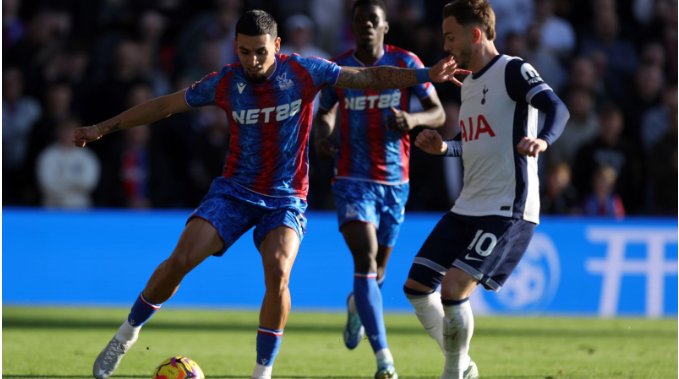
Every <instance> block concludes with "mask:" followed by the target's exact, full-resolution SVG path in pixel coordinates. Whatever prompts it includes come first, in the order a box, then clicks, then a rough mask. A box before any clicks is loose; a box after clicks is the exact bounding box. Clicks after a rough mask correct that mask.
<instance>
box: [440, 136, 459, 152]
mask: <svg viewBox="0 0 679 379" xmlns="http://www.w3.org/2000/svg"><path fill="white" fill-rule="evenodd" d="M461 139H462V137H461V136H460V133H457V135H456V136H455V138H453V139H452V140H446V141H443V142H445V144H446V146H447V147H448V148H447V149H446V152H445V153H444V154H443V156H444V157H461V156H462V142H461Z"/></svg>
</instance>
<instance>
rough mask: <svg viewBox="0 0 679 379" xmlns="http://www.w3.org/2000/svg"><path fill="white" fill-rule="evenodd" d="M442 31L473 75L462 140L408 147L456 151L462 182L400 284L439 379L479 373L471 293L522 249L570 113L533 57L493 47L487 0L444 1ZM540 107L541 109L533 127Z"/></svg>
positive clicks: (467, 86) (466, 87)
mask: <svg viewBox="0 0 679 379" xmlns="http://www.w3.org/2000/svg"><path fill="white" fill-rule="evenodd" d="M443 38H444V49H445V50H446V52H448V53H449V54H450V55H452V56H454V57H455V59H456V61H457V62H458V64H459V65H460V66H461V67H465V68H468V69H470V70H471V71H472V73H473V74H472V75H469V76H467V78H466V79H465V80H464V82H463V85H462V93H461V95H462V104H461V106H460V116H459V120H460V129H461V132H460V135H459V137H460V138H459V140H457V141H455V140H453V141H448V142H447V143H444V141H442V140H441V137H440V136H439V135H438V134H437V133H436V132H435V131H424V132H423V133H420V135H418V137H417V140H416V141H415V144H416V145H417V146H418V147H420V148H422V149H423V150H425V151H427V152H429V153H431V154H439V155H443V154H448V155H456V156H459V155H461V156H462V162H463V167H464V180H463V183H464V184H463V187H462V192H461V193H460V196H459V197H458V198H457V200H456V201H455V205H454V206H453V208H452V209H451V211H450V212H448V213H447V214H445V215H444V216H443V218H442V219H441V220H440V221H439V222H438V224H437V225H436V227H435V228H434V230H433V231H432V232H431V234H430V235H429V237H428V238H427V240H426V241H425V242H424V244H423V245H422V247H421V249H420V251H419V252H418V253H417V256H416V257H415V260H414V262H413V264H412V266H411V269H410V273H409V274H408V280H407V281H406V284H405V288H404V290H405V292H406V294H407V296H408V299H409V300H410V302H411V303H412V304H413V306H414V307H415V313H416V315H417V317H418V319H419V320H420V322H421V323H422V325H423V326H424V328H425V330H427V332H428V333H429V334H430V335H431V337H432V338H434V339H435V340H436V341H437V342H438V343H439V345H440V346H441V347H442V349H443V352H444V355H445V366H444V370H443V375H442V376H441V379H462V378H464V379H472V378H478V370H477V368H476V364H475V363H474V362H473V361H471V359H470V358H469V343H470V341H471V338H472V333H473V331H474V317H473V315H472V310H471V307H470V305H469V297H470V296H471V294H472V293H473V292H474V290H475V289H476V287H477V285H478V284H481V285H483V287H485V288H486V289H489V290H494V291H498V290H499V289H500V287H502V285H503V284H504V282H505V280H507V277H508V276H509V275H510V274H511V272H512V271H513V270H514V267H515V266H516V264H517V263H518V262H519V260H520V259H521V257H522V256H523V253H524V252H525V250H526V248H527V247H528V243H529V242H530V239H531V237H532V236H533V230H534V228H535V226H536V224H537V223H538V221H539V207H540V199H539V192H538V190H539V188H538V187H539V183H538V175H537V157H538V155H539V154H540V153H541V152H543V151H545V149H547V147H548V146H549V145H550V144H551V143H553V142H554V141H555V140H556V139H557V138H558V137H559V135H560V134H561V132H562V131H563V128H564V126H565V124H566V121H567V120H568V117H569V115H568V110H567V109H566V106H565V105H564V104H563V102H562V101H561V100H560V99H559V98H558V97H557V96H556V95H555V94H554V92H553V91H552V89H551V88H550V87H549V86H548V85H547V84H546V83H545V82H544V81H543V80H542V78H541V77H540V75H539V74H538V73H537V71H535V69H534V68H533V67H532V66H531V65H530V64H528V63H526V62H524V61H523V60H521V59H519V58H516V57H509V56H506V55H501V54H499V53H498V52H497V50H496V49H495V45H494V44H493V39H494V38H495V15H494V13H493V10H492V8H491V7H490V5H489V3H488V1H487V0H458V1H454V2H452V3H450V4H448V5H446V6H445V7H444V9H443ZM538 111H539V112H542V113H544V116H545V121H544V125H543V126H542V129H541V130H540V131H538V121H537V120H538ZM439 284H440V286H441V293H440V298H439V295H438V293H436V292H434V290H435V289H436V288H437V287H438V286H439Z"/></svg>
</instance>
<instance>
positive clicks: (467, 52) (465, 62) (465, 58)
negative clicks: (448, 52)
mask: <svg viewBox="0 0 679 379" xmlns="http://www.w3.org/2000/svg"><path fill="white" fill-rule="evenodd" d="M454 57H455V62H457V67H459V68H465V69H469V64H470V63H471V60H472V48H471V46H468V47H466V48H464V49H463V50H462V51H460V53H459V54H455V55H454Z"/></svg>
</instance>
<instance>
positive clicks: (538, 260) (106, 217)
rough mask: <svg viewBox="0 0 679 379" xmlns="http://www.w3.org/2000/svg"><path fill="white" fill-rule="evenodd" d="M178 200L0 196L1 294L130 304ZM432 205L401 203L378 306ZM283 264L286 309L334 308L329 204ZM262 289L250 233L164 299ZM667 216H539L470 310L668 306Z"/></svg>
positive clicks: (339, 268)
mask: <svg viewBox="0 0 679 379" xmlns="http://www.w3.org/2000/svg"><path fill="white" fill-rule="evenodd" d="M189 213H190V211H189V210H179V211H103V210H96V211H82V212H68V211H48V210H36V209H20V208H5V209H4V210H3V217H2V224H3V225H2V239H3V242H2V285H3V289H2V297H3V304H6V305H7V304H12V305H19V304H26V305H85V306H102V305H107V306H108V305H115V306H129V305H130V304H131V303H132V302H133V301H134V299H135V297H136V296H137V295H138V293H139V292H140V291H141V290H142V288H143V287H144V285H145V283H146V280H147V279H148V277H149V276H150V274H151V273H152V272H153V270H154V269H155V267H156V266H157V265H158V264H159V263H160V262H161V261H162V260H163V259H164V258H166V257H167V256H168V255H169V253H170V252H171V251H172V249H173V248H174V244H175V243H176V241H177V239H178V237H179V234H180V233H181V230H182V228H183V226H184V222H185V220H186V217H187V216H188V215H189ZM440 216H441V214H419V213H410V214H407V215H406V221H405V223H404V224H403V227H402V229H401V234H400V237H399V240H398V242H397V245H396V247H395V249H394V253H393V254H392V258H391V260H390V262H389V267H388V272H387V280H386V283H385V285H384V287H383V297H384V303H385V308H386V310H387V311H410V310H411V308H410V304H409V303H408V302H407V300H406V299H405V296H404V295H403V293H402V286H403V282H404V281H405V279H406V277H407V274H408V269H409V267H410V264H411V262H412V259H413V257H414V256H415V254H416V253H417V250H418V248H419V246H420V245H421V243H422V242H423V241H424V239H425V238H426V237H427V235H428V233H429V231H430V230H431V229H432V228H433V226H434V225H435V224H436V222H437V221H438V219H439V218H440ZM307 217H308V220H309V222H308V233H307V235H306V237H305V239H304V241H303V243H302V246H301V248H300V252H299V255H298V257H297V260H296V262H295V267H294V268H293V272H292V278H291V284H290V287H291V293H292V298H293V307H294V308H295V309H321V310H326V309H327V310H341V309H343V307H344V300H345V298H346V295H347V294H348V293H349V292H350V291H351V285H352V280H353V272H352V267H353V265H352V262H351V255H350V254H349V252H348V250H347V248H346V246H345V244H344V241H343V239H342V236H341V234H340V233H339V232H338V231H337V222H336V219H335V216H334V213H325V212H310V213H309V214H307ZM263 292H264V277H263V273H262V268H261V263H260V258H259V254H258V252H257V251H256V249H255V248H254V243H253V240H252V235H251V233H248V234H246V235H244V236H243V237H242V238H241V239H240V240H239V241H238V242H237V243H236V244H235V245H234V246H233V247H232V248H231V249H229V250H228V251H227V253H226V254H225V255H224V256H223V257H221V258H210V259H208V260H206V261H205V262H204V263H203V264H202V265H201V266H199V267H198V268H196V269H195V270H194V271H193V272H191V273H190V274H189V275H188V276H187V278H186V279H185V281H184V283H182V286H181V288H180V290H179V291H178V293H177V294H176V295H175V297H174V298H173V299H172V300H171V301H169V302H168V304H167V305H166V306H169V307H174V306H178V307H233V308H257V307H259V304H260V302H261V299H262V296H263ZM677 296H678V294H677V220H676V219H650V218H644V219H636V218H629V219H626V220H621V221H616V220H610V219H592V218H547V217H543V219H542V223H541V224H540V226H538V228H537V229H536V234H535V237H534V238H533V241H532V242H531V244H530V246H529V249H528V251H527V252H526V255H525V256H524V259H523V260H522V261H521V263H520V264H519V266H518V267H517V269H516V271H515V272H514V274H513V275H512V276H511V277H510V279H509V280H508V281H507V283H506V284H505V286H504V287H503V288H502V290H501V291H500V292H499V293H492V292H487V291H484V290H481V289H479V290H478V291H476V293H475V295H474V297H473V299H472V306H473V307H474V311H475V312H476V313H477V314H522V315H523V314H549V315H589V316H591V315H598V316H603V317H613V316H618V315H625V316H646V317H667V316H672V317H675V316H676V315H677Z"/></svg>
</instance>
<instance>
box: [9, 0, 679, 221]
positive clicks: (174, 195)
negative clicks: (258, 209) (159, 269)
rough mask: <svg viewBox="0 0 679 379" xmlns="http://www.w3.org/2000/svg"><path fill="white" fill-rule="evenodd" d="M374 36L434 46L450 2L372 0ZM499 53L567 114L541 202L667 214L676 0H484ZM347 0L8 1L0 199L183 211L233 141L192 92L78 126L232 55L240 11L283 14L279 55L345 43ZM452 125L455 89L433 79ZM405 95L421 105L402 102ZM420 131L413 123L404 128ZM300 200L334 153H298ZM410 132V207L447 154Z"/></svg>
mask: <svg viewBox="0 0 679 379" xmlns="http://www.w3.org/2000/svg"><path fill="white" fill-rule="evenodd" d="M385 3H386V4H387V6H388V14H387V19H388V21H389V24H390V28H389V32H388V34H387V37H386V42H387V43H389V44H393V45H397V46H400V47H403V48H405V49H408V50H411V51H413V52H414V53H416V54H417V55H418V56H419V57H420V58H421V59H422V60H423V61H424V62H425V64H433V63H435V62H436V61H438V60H439V59H440V58H442V57H443V56H444V54H445V53H444V52H443V51H442V45H443V43H442V37H441V35H440V34H441V32H440V25H441V9H442V7H443V5H444V4H445V3H446V1H443V0H441V1H431V0H429V1H427V0H385ZM490 3H491V4H492V5H493V8H494V9H495V13H496V29H497V39H496V44H497V46H498V48H499V50H500V52H501V53H505V54H509V55H516V56H520V57H522V58H524V59H525V60H526V61H528V62H530V63H531V64H532V65H533V66H534V67H535V68H536V69H537V70H538V72H540V74H541V75H542V77H543V78H544V79H545V80H546V81H547V83H548V84H550V85H551V87H552V88H553V89H554V90H555V91H556V92H557V94H559V96H560V97H561V98H562V99H563V100H564V102H565V103H566V105H567V106H568V109H569V110H570V113H571V118H570V120H569V122H568V125H567V126H566V129H565V131H564V133H563V135H562V136H561V138H560V139H559V140H558V141H557V142H556V143H555V144H554V145H553V146H551V147H550V148H549V150H548V152H547V153H546V154H545V155H543V156H541V158H540V175H541V186H542V213H543V214H586V215H602V216H614V217H623V216H625V215H677V55H678V52H677V44H678V42H677V1H676V0H620V1H614V0H592V1H590V0H587V1H585V0H491V1H490ZM351 4H352V0H346V1H344V0H286V1H277V2H273V1H264V0H259V1H258V0H252V1H248V0H194V1H181V0H135V1H127V0H100V1H91V0H23V1H22V0H3V1H2V12H3V13H2V17H3V20H2V22H3V24H2V49H3V68H2V71H3V76H2V173H3V185H2V198H3V205H5V206H7V205H21V206H41V205H42V206H47V207H69V208H85V207H92V206H96V207H128V208H192V207H195V206H196V205H197V204H198V202H199V201H200V199H201V197H202V196H203V194H204V193H205V192H206V191H207V189H208V186H209V184H210V182H211V180H212V179H213V178H214V177H216V176H218V175H219V174H220V172H221V169H222V166H223V163H224V158H225V156H226V154H227V152H228V139H229V125H228V122H227V119H226V117H225V115H224V112H223V111H222V110H221V109H219V108H217V107H205V108H200V109H195V110H193V111H191V112H187V113H183V114H179V115H175V116H173V117H170V118H167V119H164V120H162V121H159V122H157V123H155V124H154V125H153V126H151V127H149V126H141V127H137V128H132V129H129V130H126V131H124V132H120V133H114V134H111V135H108V136H106V138H104V139H102V140H100V141H97V142H96V143H93V144H91V145H90V146H89V147H88V148H87V149H80V148H75V147H73V146H72V143H71V141H70V136H71V134H72V132H73V129H74V128H75V127H77V126H80V125H91V124H95V123H97V122H98V121H102V120H105V119H107V118H109V117H112V116H114V115H116V114H118V113H119V112H121V111H123V110H125V109H127V108H129V107H131V106H133V105H135V104H139V103H141V102H143V101H145V100H148V99H151V98H153V97H156V96H160V95H164V94H167V93H170V92H173V91H177V90H180V89H182V88H185V87H187V86H188V85H190V84H191V83H192V82H194V81H196V80H198V79H200V78H201V77H202V76H203V75H205V74H207V73H209V72H212V71H216V70H219V69H220V67H221V66H223V65H224V64H227V63H231V62H234V61H236V60H237V57H236V54H235V48H234V27H235V21H236V20H237V19H238V17H239V15H240V14H241V12H242V11H243V10H244V9H251V8H261V9H264V10H267V11H268V12H270V13H271V14H273V15H274V17H275V18H276V19H277V20H278V21H279V33H280V35H281V37H282V39H283V46H282V51H283V52H284V53H292V52H297V53H300V54H301V55H303V56H310V55H313V56H322V57H325V58H331V57H333V56H335V55H338V54H339V53H341V52H343V51H345V50H346V49H348V48H351V47H353V36H352V35H351V30H350V21H351V17H350V14H349V10H350V7H351ZM436 88H437V90H438V93H439V96H440V97H441V98H442V101H443V103H444V107H445V110H446V114H447V120H446V125H445V127H444V128H443V129H442V130H441V133H442V135H443V136H444V138H452V137H453V136H454V135H455V134H456V133H457V131H458V130H459V128H458V126H457V125H458V122H457V110H458V109H459V100H460V99H459V93H460V92H459V88H457V87H455V86H454V85H452V84H442V85H436ZM415 105H416V104H415ZM412 133H413V134H414V133H417V130H414V131H413V132H412ZM310 159H311V173H310V193H309V207H310V209H332V208H333V200H332V196H331V193H330V180H331V178H332V163H331V162H328V161H324V160H321V159H319V158H317V157H316V156H315V154H314V151H313V150H312V151H311V153H310ZM455 159H458V158H446V159H442V158H439V157H434V156H428V155H427V154H425V153H423V152H421V151H419V150H418V149H417V148H415V147H414V146H413V148H412V151H411V194H410V198H409V201H408V209H409V210H427V211H432V210H436V211H442V210H445V209H447V208H449V207H450V206H451V205H452V202H453V201H454V197H455V194H456V188H459V181H460V180H461V179H460V175H459V162H456V161H455Z"/></svg>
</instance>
